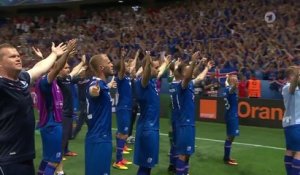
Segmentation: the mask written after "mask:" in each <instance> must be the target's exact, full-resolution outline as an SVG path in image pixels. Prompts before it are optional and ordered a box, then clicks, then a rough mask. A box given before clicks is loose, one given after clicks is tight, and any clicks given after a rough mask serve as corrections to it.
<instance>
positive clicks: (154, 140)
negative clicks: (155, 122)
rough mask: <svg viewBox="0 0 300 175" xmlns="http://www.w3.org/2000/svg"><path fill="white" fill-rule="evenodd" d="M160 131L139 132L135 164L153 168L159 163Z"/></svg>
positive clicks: (135, 148)
mask: <svg viewBox="0 0 300 175" xmlns="http://www.w3.org/2000/svg"><path fill="white" fill-rule="evenodd" d="M158 154H159V131H158V130H146V131H137V132H136V136H135V143H134V164H136V165H138V166H142V167H147V168H153V167H154V166H155V165H156V164H157V163H158Z"/></svg>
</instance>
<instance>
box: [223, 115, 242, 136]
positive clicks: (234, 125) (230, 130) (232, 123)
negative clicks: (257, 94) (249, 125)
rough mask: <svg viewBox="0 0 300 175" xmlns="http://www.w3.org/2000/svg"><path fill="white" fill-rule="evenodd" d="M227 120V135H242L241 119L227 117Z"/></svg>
mask: <svg viewBox="0 0 300 175" xmlns="http://www.w3.org/2000/svg"><path fill="white" fill-rule="evenodd" d="M225 122H226V133H227V136H232V137H235V136H239V135H240V129H239V119H238V118H237V117H234V118H227V119H225Z"/></svg>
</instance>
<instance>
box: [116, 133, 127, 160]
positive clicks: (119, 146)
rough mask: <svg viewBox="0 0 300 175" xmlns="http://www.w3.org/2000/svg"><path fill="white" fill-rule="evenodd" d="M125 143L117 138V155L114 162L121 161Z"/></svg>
mask: <svg viewBox="0 0 300 175" xmlns="http://www.w3.org/2000/svg"><path fill="white" fill-rule="evenodd" d="M125 143H126V141H125V140H123V139H119V138H117V153H116V158H117V160H116V162H119V161H121V160H122V159H123V149H124V146H125Z"/></svg>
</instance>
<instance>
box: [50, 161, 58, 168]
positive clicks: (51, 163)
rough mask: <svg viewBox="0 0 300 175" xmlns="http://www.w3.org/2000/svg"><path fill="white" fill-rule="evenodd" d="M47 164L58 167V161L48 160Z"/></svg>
mask: <svg viewBox="0 0 300 175" xmlns="http://www.w3.org/2000/svg"><path fill="white" fill-rule="evenodd" d="M48 164H49V165H51V166H53V167H58V165H59V163H56V162H48Z"/></svg>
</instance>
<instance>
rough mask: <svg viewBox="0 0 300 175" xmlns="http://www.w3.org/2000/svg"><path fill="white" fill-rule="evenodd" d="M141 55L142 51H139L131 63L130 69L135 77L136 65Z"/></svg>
mask: <svg viewBox="0 0 300 175" xmlns="http://www.w3.org/2000/svg"><path fill="white" fill-rule="evenodd" d="M139 55H140V49H138V50H137V51H136V53H135V56H134V59H133V61H132V62H131V63H130V68H129V72H130V75H133V74H134V73H135V72H136V63H137V59H138V57H139Z"/></svg>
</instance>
